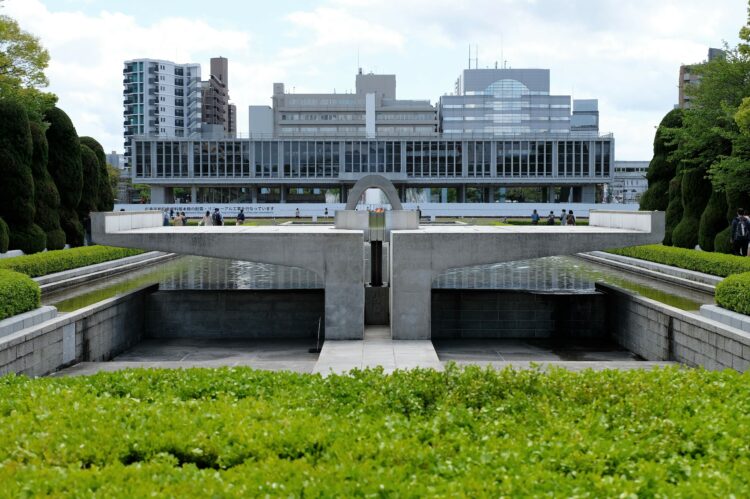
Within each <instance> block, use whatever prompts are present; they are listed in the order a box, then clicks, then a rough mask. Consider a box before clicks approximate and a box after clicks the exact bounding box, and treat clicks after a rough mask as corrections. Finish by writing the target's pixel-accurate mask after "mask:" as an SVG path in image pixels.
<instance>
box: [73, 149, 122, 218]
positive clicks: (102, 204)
mask: <svg viewBox="0 0 750 499" xmlns="http://www.w3.org/2000/svg"><path fill="white" fill-rule="evenodd" d="M80 140H81V144H83V145H85V146H86V147H88V148H89V149H91V150H92V151H94V154H96V159H97V161H98V162H99V187H98V192H97V199H98V204H97V208H96V211H112V209H113V208H114V203H115V198H114V195H113V193H112V186H111V185H110V183H109V171H108V170H107V156H106V154H104V148H103V147H102V145H101V144H100V143H99V142H98V141H97V140H96V139H94V138H93V137H81V138H80Z"/></svg>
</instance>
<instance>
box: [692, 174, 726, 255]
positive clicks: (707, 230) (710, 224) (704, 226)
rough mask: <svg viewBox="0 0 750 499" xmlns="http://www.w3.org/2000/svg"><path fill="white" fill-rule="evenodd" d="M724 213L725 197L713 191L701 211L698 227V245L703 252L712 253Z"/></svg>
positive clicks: (723, 221)
mask: <svg viewBox="0 0 750 499" xmlns="http://www.w3.org/2000/svg"><path fill="white" fill-rule="evenodd" d="M726 213H727V196H726V194H725V193H723V192H719V191H717V190H715V189H714V190H713V192H712V193H711V197H710V198H709V199H708V204H707V205H706V208H705V209H704V210H703V214H702V215H701V221H700V226H699V227H698V245H699V246H700V247H701V249H702V250H703V251H714V240H715V239H716V234H718V233H719V232H720V231H721V230H722V229H723V228H724V225H725V219H726Z"/></svg>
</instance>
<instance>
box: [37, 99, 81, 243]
mask: <svg viewBox="0 0 750 499" xmlns="http://www.w3.org/2000/svg"><path fill="white" fill-rule="evenodd" d="M45 119H46V120H47V121H48V122H49V123H50V126H49V128H48V129H47V143H48V145H49V162H48V164H47V168H48V169H49V173H50V175H52V178H53V180H54V181H55V185H56V186H57V190H58V192H59V193H60V205H61V209H60V226H61V227H62V229H63V230H64V231H65V236H66V239H67V242H68V244H70V245H72V246H80V245H81V244H83V227H82V226H81V223H80V221H79V220H78V215H77V213H76V209H77V208H78V203H79V202H80V200H81V190H82V189H83V173H82V171H83V166H82V164H81V144H80V142H79V141H78V134H77V133H76V129H75V127H73V123H72V122H71V121H70V118H69V117H68V115H67V114H65V112H64V111H63V110H61V109H59V108H57V107H53V108H52V109H50V110H48V111H47V112H46V113H45Z"/></svg>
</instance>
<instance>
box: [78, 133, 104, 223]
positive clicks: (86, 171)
mask: <svg viewBox="0 0 750 499" xmlns="http://www.w3.org/2000/svg"><path fill="white" fill-rule="evenodd" d="M81 167H82V171H83V187H82V189H81V200H80V201H79V202H78V218H79V219H80V220H85V219H86V218H87V217H88V216H89V213H91V212H92V211H96V210H97V206H99V161H98V160H97V159H96V154H95V153H94V151H92V150H91V149H89V148H88V146H85V145H83V144H81Z"/></svg>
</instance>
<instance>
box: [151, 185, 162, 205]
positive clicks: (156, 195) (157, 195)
mask: <svg viewBox="0 0 750 499" xmlns="http://www.w3.org/2000/svg"><path fill="white" fill-rule="evenodd" d="M164 191H165V189H164V187H157V186H155V185H152V186H151V204H164V203H166V194H165V192H164Z"/></svg>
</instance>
